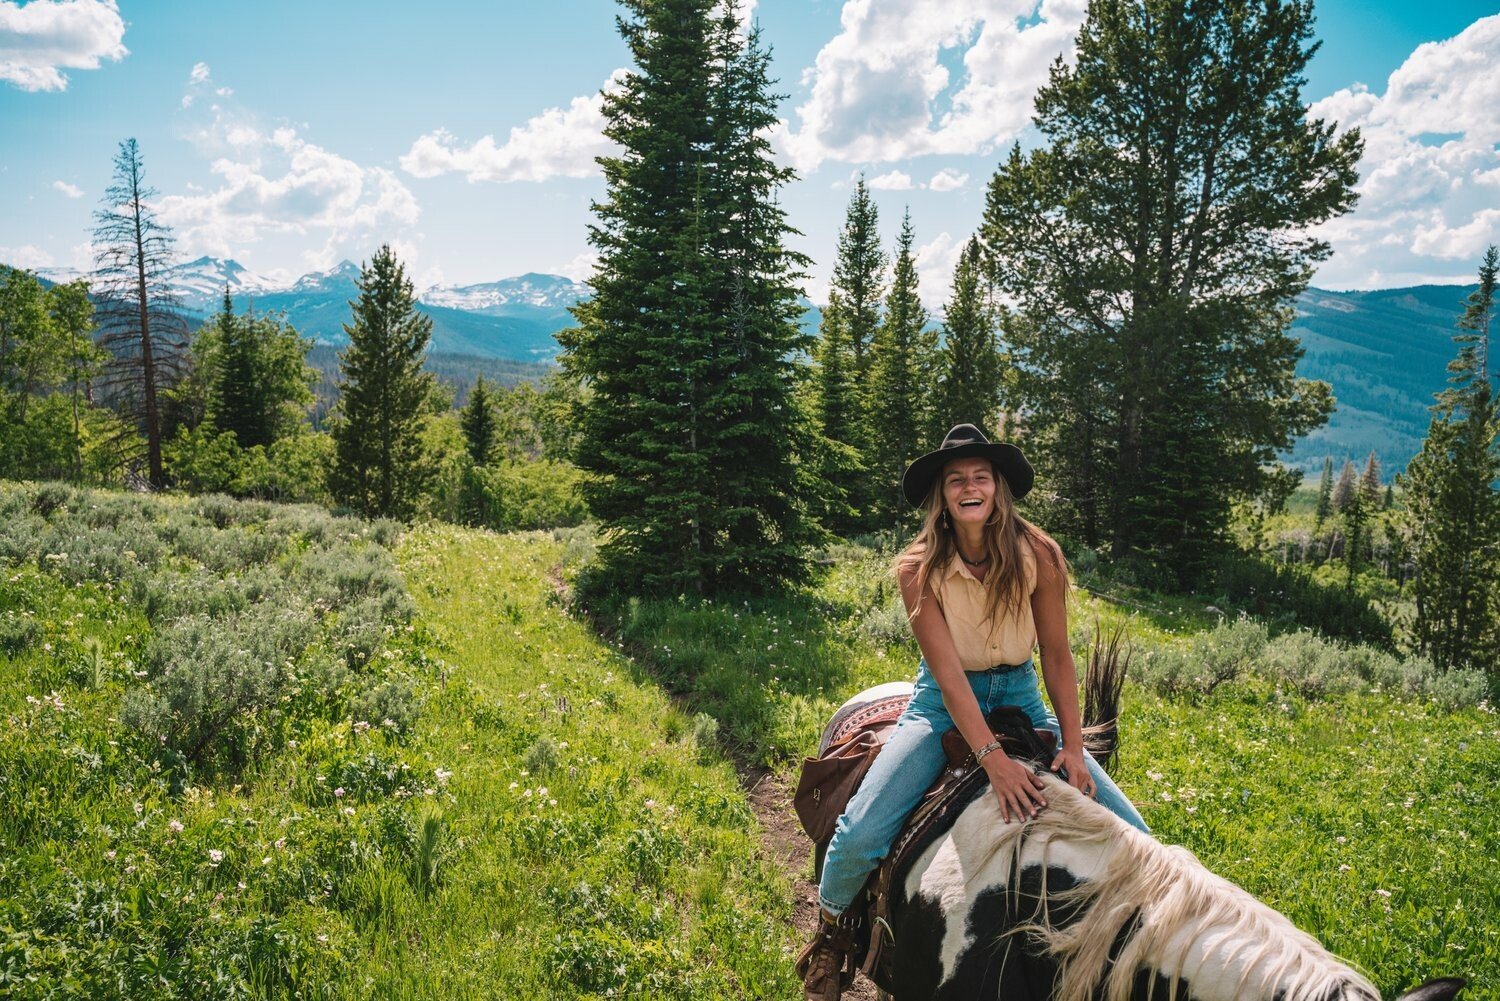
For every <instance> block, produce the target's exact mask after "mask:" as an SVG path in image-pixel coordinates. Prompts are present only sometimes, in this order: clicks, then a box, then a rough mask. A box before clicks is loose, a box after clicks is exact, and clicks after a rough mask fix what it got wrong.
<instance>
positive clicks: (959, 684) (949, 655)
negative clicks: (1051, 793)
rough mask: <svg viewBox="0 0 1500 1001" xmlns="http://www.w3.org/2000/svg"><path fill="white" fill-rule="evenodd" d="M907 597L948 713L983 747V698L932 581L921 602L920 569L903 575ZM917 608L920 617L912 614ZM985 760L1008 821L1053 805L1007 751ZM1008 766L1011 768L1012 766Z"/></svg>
mask: <svg viewBox="0 0 1500 1001" xmlns="http://www.w3.org/2000/svg"><path fill="white" fill-rule="evenodd" d="M901 599H902V600H903V601H904V602H905V603H906V613H907V615H908V616H909V617H910V621H911V630H912V634H913V635H915V636H916V638H917V646H919V647H920V648H921V650H922V657H923V658H924V659H925V660H926V661H927V670H928V671H930V672H931V673H932V678H933V680H934V681H936V682H937V686H938V690H939V691H940V692H942V694H943V705H944V706H945V707H946V708H947V710H948V715H949V716H952V717H953V725H954V726H955V727H957V728H958V732H959V733H960V734H961V735H962V736H963V738H964V741H965V742H967V743H968V745H969V748H970V749H971V750H975V751H977V750H979V749H980V748H981V747H984V746H985V745H986V744H988V743H989V742H990V741H991V740H993V739H994V735H993V734H992V733H991V732H990V728H989V724H988V723H986V722H985V720H984V713H983V712H981V711H980V708H979V700H978V699H976V698H975V697H974V690H973V689H972V688H970V687H969V681H968V678H967V677H965V675H964V669H963V666H962V665H961V664H960V663H959V661H958V649H957V648H956V647H954V645H953V637H952V635H950V634H949V632H948V623H947V620H946V619H945V618H944V617H943V610H942V608H941V607H940V606H939V605H938V602H937V598H936V597H935V596H934V595H933V591H932V584H931V582H928V583H927V585H926V586H925V587H924V588H923V590H922V600H921V602H920V603H919V602H918V601H917V575H916V571H915V570H911V571H907V572H905V573H902V574H901ZM914 608H915V609H916V614H915V615H913V614H912V609H914ZM981 763H982V764H983V766H984V769H985V771H986V772H987V773H988V774H989V776H990V784H991V785H992V786H994V788H995V793H996V795H998V796H999V797H1000V815H1001V817H1002V818H1003V819H1005V820H1007V821H1008V820H1009V819H1010V817H1011V815H1012V813H1014V815H1015V816H1016V818H1017V819H1020V818H1021V817H1023V816H1025V815H1026V814H1035V813H1036V806H1038V805H1040V806H1046V805H1047V804H1046V801H1045V800H1043V799H1042V796H1041V793H1040V792H1039V791H1038V790H1040V789H1041V788H1042V783H1041V781H1040V780H1039V779H1037V778H1036V776H1035V775H1033V774H1032V773H1031V771H1030V770H1029V769H1027V768H1026V767H1025V766H1023V765H1021V764H1020V763H1018V762H1016V761H1014V760H1012V759H1011V758H1010V757H1009V756H1007V755H1006V753H1005V752H1004V751H1000V750H996V751H992V752H990V753H989V754H987V755H985V757H984V760H983V761H982V762H981ZM1007 764H1008V765H1009V766H1010V767H1008V768H1007V767H1006V765H1007ZM997 775H998V777H997ZM1033 801H1034V802H1033Z"/></svg>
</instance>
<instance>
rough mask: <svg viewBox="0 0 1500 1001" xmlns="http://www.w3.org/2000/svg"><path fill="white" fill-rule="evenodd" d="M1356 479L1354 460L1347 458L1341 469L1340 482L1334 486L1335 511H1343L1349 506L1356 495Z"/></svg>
mask: <svg viewBox="0 0 1500 1001" xmlns="http://www.w3.org/2000/svg"><path fill="white" fill-rule="evenodd" d="M1356 479H1357V474H1356V473H1355V471H1354V460H1353V459H1345V460H1344V466H1343V468H1342V469H1340V470H1339V479H1338V482H1337V483H1335V484H1334V486H1333V509H1334V510H1335V511H1343V510H1344V508H1346V507H1348V506H1349V501H1350V499H1351V498H1353V496H1354V483H1355V480H1356Z"/></svg>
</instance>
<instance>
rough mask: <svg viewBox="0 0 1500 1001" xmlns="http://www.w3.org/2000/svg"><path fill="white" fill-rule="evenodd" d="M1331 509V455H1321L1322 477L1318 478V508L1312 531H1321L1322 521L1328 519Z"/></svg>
mask: <svg viewBox="0 0 1500 1001" xmlns="http://www.w3.org/2000/svg"><path fill="white" fill-rule="evenodd" d="M1332 511H1333V456H1331V455H1325V456H1323V477H1322V479H1320V480H1318V508H1317V512H1316V514H1315V515H1314V517H1315V519H1316V527H1315V528H1314V531H1321V530H1322V528H1323V522H1324V521H1326V520H1328V515H1329V514H1330V513H1331V512H1332Z"/></svg>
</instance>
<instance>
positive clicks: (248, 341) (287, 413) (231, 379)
mask: <svg viewBox="0 0 1500 1001" xmlns="http://www.w3.org/2000/svg"><path fill="white" fill-rule="evenodd" d="M310 350H312V342H311V341H308V340H306V339H304V338H303V337H302V336H301V335H300V334H298V333H297V331H296V329H295V328H294V327H292V326H291V325H290V324H289V323H287V322H286V321H285V320H284V319H283V318H281V317H280V316H279V315H275V314H270V315H261V316H256V315H254V314H252V313H249V312H246V313H245V314H244V315H236V314H235V312H234V301H233V299H232V298H231V296H230V294H229V289H228V288H227V287H226V288H225V289H224V299H223V303H222V305H221V307H220V309H219V312H218V314H216V315H215V316H214V318H213V320H212V322H211V323H209V324H205V325H204V327H203V328H202V329H201V330H200V331H199V334H198V338H197V340H196V341H195V343H194V357H195V360H196V362H197V364H198V365H200V366H203V367H204V368H206V369H207V376H208V377H207V383H208V385H207V399H206V401H204V404H203V411H204V413H203V416H204V418H206V419H207V420H208V421H209V422H210V423H211V424H212V426H213V428H214V429H215V430H216V431H217V432H219V433H224V432H229V433H231V434H233V435H234V438H235V441H236V443H237V444H238V445H239V446H240V448H254V447H255V446H257V445H258V446H260V447H262V448H269V447H270V446H271V445H272V444H273V443H274V442H275V441H276V440H277V439H279V438H281V437H284V436H285V435H287V434H290V433H294V432H295V430H296V429H297V428H298V427H299V426H300V425H301V423H302V418H303V415H304V413H305V412H306V409H307V406H308V405H309V404H311V403H312V402H313V393H312V386H313V384H314V383H315V382H316V380H317V377H318V376H317V372H316V371H315V370H314V369H312V367H311V366H309V365H308V364H307V353H308V352H309V351H310ZM194 378H195V379H197V378H201V377H196V376H195V377H194ZM174 402H176V403H178V405H179V406H187V407H188V409H189V410H190V409H191V406H190V402H189V401H186V400H181V399H179V400H175V401H174ZM182 416H184V417H189V418H190V416H191V415H190V414H184V415H182ZM191 423H192V422H191V420H190V419H189V424H190V425H191Z"/></svg>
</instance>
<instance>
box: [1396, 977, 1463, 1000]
mask: <svg viewBox="0 0 1500 1001" xmlns="http://www.w3.org/2000/svg"><path fill="white" fill-rule="evenodd" d="M1467 984H1468V981H1467V980H1465V979H1464V978H1463V977H1442V978H1440V979H1438V980H1429V981H1427V983H1425V984H1423V985H1422V986H1421V987H1418V988H1415V989H1414V990H1410V991H1407V992H1406V993H1405V994H1403V995H1401V996H1400V997H1399V998H1397V999H1396V1001H1448V999H1449V998H1451V997H1456V996H1457V995H1458V992H1459V991H1461V990H1463V989H1464V987H1465V985H1467Z"/></svg>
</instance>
